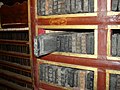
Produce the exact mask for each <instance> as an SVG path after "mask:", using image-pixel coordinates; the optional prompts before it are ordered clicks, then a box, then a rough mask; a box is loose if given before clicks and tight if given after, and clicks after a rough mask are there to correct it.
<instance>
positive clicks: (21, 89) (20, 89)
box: [0, 74, 32, 90]
mask: <svg viewBox="0 0 120 90" xmlns="http://www.w3.org/2000/svg"><path fill="white" fill-rule="evenodd" d="M0 77H1V78H0V84H3V85H5V86H8V87H11V86H12V88H13V89H15V90H32V84H31V83H29V82H26V81H22V80H17V79H14V78H12V77H11V78H10V77H7V76H6V75H2V74H1V75H0Z"/></svg>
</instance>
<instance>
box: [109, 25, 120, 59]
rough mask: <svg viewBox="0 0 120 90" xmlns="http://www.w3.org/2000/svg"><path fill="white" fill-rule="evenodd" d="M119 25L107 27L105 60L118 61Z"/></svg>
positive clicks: (119, 57)
mask: <svg viewBox="0 0 120 90" xmlns="http://www.w3.org/2000/svg"><path fill="white" fill-rule="evenodd" d="M119 37H120V25H109V26H108V36H107V58H108V60H120V55H119V52H120V49H119V44H120V40H119V39H120V38H119Z"/></svg>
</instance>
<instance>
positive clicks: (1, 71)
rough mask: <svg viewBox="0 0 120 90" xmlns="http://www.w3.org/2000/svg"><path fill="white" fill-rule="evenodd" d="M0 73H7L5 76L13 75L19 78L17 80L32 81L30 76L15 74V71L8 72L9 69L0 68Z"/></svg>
mask: <svg viewBox="0 0 120 90" xmlns="http://www.w3.org/2000/svg"><path fill="white" fill-rule="evenodd" d="M0 74H1V75H7V76H10V77H14V78H16V79H19V80H23V81H27V82H29V83H32V79H31V78H30V77H26V76H23V75H20V74H16V73H13V72H10V71H6V70H2V69H0Z"/></svg>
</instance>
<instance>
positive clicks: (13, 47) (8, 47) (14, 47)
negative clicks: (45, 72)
mask: <svg viewBox="0 0 120 90" xmlns="http://www.w3.org/2000/svg"><path fill="white" fill-rule="evenodd" d="M0 50H1V51H8V52H17V53H25V54H29V53H30V51H29V45H25V44H23V45H19V44H8V43H0Z"/></svg>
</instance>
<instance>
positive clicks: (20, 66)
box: [0, 60, 31, 71]
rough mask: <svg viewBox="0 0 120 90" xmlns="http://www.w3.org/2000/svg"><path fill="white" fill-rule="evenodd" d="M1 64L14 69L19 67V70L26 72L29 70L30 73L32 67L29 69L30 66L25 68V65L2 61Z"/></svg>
mask: <svg viewBox="0 0 120 90" xmlns="http://www.w3.org/2000/svg"><path fill="white" fill-rule="evenodd" d="M0 63H1V64H5V65H9V66H13V67H18V68H21V69H25V70H29V71H30V70H31V67H29V66H24V65H20V64H16V63H11V62H8V61H2V60H0Z"/></svg>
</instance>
